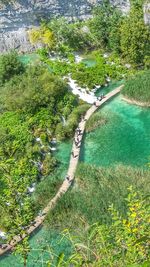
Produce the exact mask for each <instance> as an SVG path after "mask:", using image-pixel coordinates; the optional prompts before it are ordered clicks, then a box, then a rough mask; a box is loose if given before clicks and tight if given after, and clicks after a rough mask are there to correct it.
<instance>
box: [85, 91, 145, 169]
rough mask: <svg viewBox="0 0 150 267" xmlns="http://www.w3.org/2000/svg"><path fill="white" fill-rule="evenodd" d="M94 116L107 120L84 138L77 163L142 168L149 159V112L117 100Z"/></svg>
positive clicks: (106, 105)
mask: <svg viewBox="0 0 150 267" xmlns="http://www.w3.org/2000/svg"><path fill="white" fill-rule="evenodd" d="M98 112H101V113H102V114H106V113H107V115H108V117H109V116H110V117H111V119H110V121H109V119H108V122H107V124H106V125H103V126H101V127H98V128H97V129H96V130H94V131H93V132H91V133H88V134H86V135H85V138H84V142H83V145H82V150H81V156H80V160H81V161H84V162H86V163H90V164H94V165H97V166H109V165H115V164H118V163H122V164H125V165H132V166H142V167H146V166H147V163H148V161H149V156H150V109H147V108H140V107H137V106H134V105H129V104H127V103H126V102H124V101H123V100H121V96H118V97H115V98H114V99H113V100H112V101H110V102H109V103H107V104H105V106H104V107H103V108H102V109H100V110H99V111H98Z"/></svg>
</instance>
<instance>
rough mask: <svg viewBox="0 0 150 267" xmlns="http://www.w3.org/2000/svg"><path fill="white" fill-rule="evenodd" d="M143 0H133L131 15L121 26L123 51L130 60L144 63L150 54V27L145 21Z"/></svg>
mask: <svg viewBox="0 0 150 267" xmlns="http://www.w3.org/2000/svg"><path fill="white" fill-rule="evenodd" d="M142 4H143V3H142V1H133V2H132V5H131V9H130V13H129V16H127V17H126V18H125V19H124V21H123V23H122V26H121V51H122V54H123V57H125V59H126V60H128V61H129V62H131V63H133V64H135V65H140V64H143V61H144V57H145V56H149V53H150V50H149V42H150V27H149V26H148V25H145V23H144V14H143V5H142Z"/></svg>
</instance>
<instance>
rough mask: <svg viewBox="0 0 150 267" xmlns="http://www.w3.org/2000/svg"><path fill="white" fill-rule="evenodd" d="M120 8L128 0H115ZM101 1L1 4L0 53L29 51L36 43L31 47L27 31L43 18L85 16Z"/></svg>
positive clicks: (29, 0) (31, 0) (22, 0)
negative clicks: (13, 50)
mask: <svg viewBox="0 0 150 267" xmlns="http://www.w3.org/2000/svg"><path fill="white" fill-rule="evenodd" d="M111 2H112V3H114V2H115V4H117V5H118V4H119V5H121V6H122V9H123V10H127V9H128V0H126V1H124V0H120V1H119V0H115V1H111ZM97 3H101V0H82V1H81V0H70V1H68V0H61V1H60V0H36V1H35V0H17V1H15V2H14V4H11V3H9V4H7V5H4V4H2V3H1V4H0V52H7V51H9V50H10V49H16V50H18V51H20V52H27V51H28V52H32V51H33V50H35V48H37V47H39V46H33V45H31V44H30V43H29V40H28V34H27V32H28V30H29V29H31V28H32V27H33V26H38V25H39V23H40V20H41V19H43V18H46V19H49V18H52V17H58V16H65V17H67V18H68V19H69V20H71V19H72V18H73V19H75V18H78V19H83V20H84V19H86V18H89V17H90V16H91V13H90V12H91V8H92V7H93V5H95V4H97Z"/></svg>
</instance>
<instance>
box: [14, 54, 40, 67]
mask: <svg viewBox="0 0 150 267" xmlns="http://www.w3.org/2000/svg"><path fill="white" fill-rule="evenodd" d="M19 59H20V61H21V62H22V63H23V64H25V65H28V64H36V63H37V62H39V56H38V54H36V53H32V54H22V55H20V56H19Z"/></svg>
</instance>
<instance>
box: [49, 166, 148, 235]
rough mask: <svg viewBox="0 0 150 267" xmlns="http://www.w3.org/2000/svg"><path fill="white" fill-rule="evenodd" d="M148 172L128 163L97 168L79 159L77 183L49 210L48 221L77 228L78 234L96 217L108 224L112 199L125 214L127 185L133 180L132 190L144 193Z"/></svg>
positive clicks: (58, 227)
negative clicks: (53, 208) (126, 164)
mask: <svg viewBox="0 0 150 267" xmlns="http://www.w3.org/2000/svg"><path fill="white" fill-rule="evenodd" d="M149 175H150V172H149V171H143V170H140V169H134V168H131V167H124V166H117V167H116V168H97V167H95V166H92V165H87V164H83V163H82V164H80V165H79V167H78V170H77V173H76V186H75V187H73V188H72V190H71V191H69V192H67V194H65V195H64V197H63V198H62V199H60V201H59V203H58V204H57V206H56V207H55V210H53V211H51V212H50V213H49V216H48V218H47V224H48V226H50V227H51V228H52V227H53V228H54V229H55V227H57V229H60V230H63V228H68V229H69V230H71V231H74V230H78V232H79V233H80V232H81V234H82V231H83V229H84V228H87V227H88V225H89V224H93V223H96V222H97V221H99V222H100V223H104V224H106V223H107V224H109V223H110V222H111V219H110V214H109V211H108V208H109V206H110V205H111V204H112V203H113V204H114V207H115V208H116V209H117V210H118V211H119V212H120V213H121V214H122V216H125V215H126V210H127V206H126V202H125V201H124V199H125V198H126V197H127V188H128V187H129V186H130V185H132V184H133V185H134V188H135V190H140V192H142V193H143V194H144V195H147V194H148V193H149Z"/></svg>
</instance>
